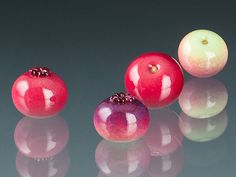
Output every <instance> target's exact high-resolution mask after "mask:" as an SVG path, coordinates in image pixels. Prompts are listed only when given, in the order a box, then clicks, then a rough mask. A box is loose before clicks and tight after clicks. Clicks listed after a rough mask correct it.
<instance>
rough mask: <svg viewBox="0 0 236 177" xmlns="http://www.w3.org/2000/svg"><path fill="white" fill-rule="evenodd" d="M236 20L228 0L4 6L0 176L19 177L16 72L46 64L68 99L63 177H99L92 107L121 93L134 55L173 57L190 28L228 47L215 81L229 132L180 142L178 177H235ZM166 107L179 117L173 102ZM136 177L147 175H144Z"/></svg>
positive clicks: (0, 6)
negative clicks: (221, 89) (223, 91)
mask: <svg viewBox="0 0 236 177" xmlns="http://www.w3.org/2000/svg"><path fill="white" fill-rule="evenodd" d="M235 22H236V11H235V4H230V3H226V1H224V2H223V1H221V2H220V3H218V2H217V1H214V3H213V2H211V1H209V2H207V1H204V2H199V1H193V2H188V3H185V2H181V1H174V2H170V3H168V2H164V1H158V0H155V1H154V0H153V1H152V0H149V1H139V0H136V1H122V0H117V1H115V0H113V1H112V0H110V1H102V0H99V1H98V0H97V1H96V0H94V1H92V0H87V1H85V0H74V1H61V0H57V1H55V0H50V1H49V0H48V1H43V0H41V1H17V0H15V1H13V0H9V1H1V2H0V60H1V64H0V90H1V92H0V98H1V99H0V117H1V124H0V174H1V176H12V177H15V176H18V173H17V170H16V167H15V160H16V154H17V149H16V146H15V144H14V139H13V134H14V129H15V127H16V124H17V123H18V121H19V120H20V119H21V118H22V117H23V116H22V115H21V114H20V113H19V112H17V110H16V109H15V108H14V106H13V104H12V100H11V86H12V84H13V82H14V80H15V79H16V78H17V77H18V76H19V75H20V74H21V73H23V72H25V71H26V70H28V69H29V68H31V67H33V66H47V67H49V68H51V69H52V70H53V71H54V72H56V73H58V74H59V75H60V76H61V77H62V78H63V79H64V80H65V82H66V83H67V85H68V89H69V100H68V104H67V106H66V108H65V109H64V110H63V111H62V112H61V116H62V117H63V118H64V120H65V121H66V122H67V124H68V126H69V130H70V140H69V143H68V145H67V149H68V152H69V156H70V159H71V162H70V167H69V170H68V172H67V175H66V176H70V177H77V176H81V177H93V176H98V174H99V170H98V168H97V166H96V163H95V149H96V146H97V145H98V143H99V142H100V141H101V140H102V138H101V137H99V136H98V135H97V133H96V131H95V129H94V127H93V111H94V109H95V107H96V105H97V104H98V103H99V102H100V101H101V100H102V99H104V98H106V97H107V96H109V95H111V94H113V93H114V92H118V91H123V90H124V89H125V88H124V83H123V77H124V73H125V70H126V68H127V66H128V65H129V63H130V62H131V61H132V59H134V58H135V57H136V56H138V55H139V54H141V53H143V52H148V51H162V52H165V53H168V54H170V55H172V56H173V57H175V58H177V48H178V44H179V42H180V40H181V38H182V37H183V36H184V35H185V34H186V33H188V32H190V31H192V30H194V29H199V28H206V29H211V30H213V31H215V32H217V33H218V34H220V35H221V36H222V37H223V38H224V39H225V41H226V43H227V44H228V48H229V60H228V63H227V66H226V67H225V68H224V70H223V71H222V72H221V73H220V74H218V75H217V76H216V77H215V78H216V79H218V80H220V81H221V82H222V83H224V85H225V86H226V87H227V90H228V94H229V100H228V104H227V108H226V109H227V110H226V111H227V113H228V126H227V129H226V131H225V132H224V134H223V135H222V136H221V137H219V138H218V139H216V140H214V141H211V142H206V143H194V142H192V141H189V140H187V139H184V142H183V147H182V149H183V158H184V165H183V167H182V170H181V172H180V173H179V176H180V177H199V176H202V177H203V176H204V177H234V176H235V174H236V162H235V159H236V153H235V149H236V118H235V113H236V109H235V103H236V101H235V99H236V94H235V89H236V84H235V83H236V81H235V74H236V72H235V70H236V60H235V56H236V50H235V49H236V44H235V41H236V23H235ZM185 78H186V81H187V80H188V79H189V78H190V76H189V75H188V74H187V73H185ZM171 109H172V110H174V111H176V112H177V113H178V114H179V113H180V112H181V111H180V108H179V105H178V103H177V102H176V103H174V104H173V105H171ZM101 176H102V175H101ZM101 176H100V177H101ZM104 176H105V175H104ZM134 176H135V175H134ZM141 176H151V175H150V174H148V171H147V172H144V174H142V175H141ZM155 176H162V174H156V175H155ZM166 176H168V175H166ZM41 177H44V176H41ZM114 177H119V176H114Z"/></svg>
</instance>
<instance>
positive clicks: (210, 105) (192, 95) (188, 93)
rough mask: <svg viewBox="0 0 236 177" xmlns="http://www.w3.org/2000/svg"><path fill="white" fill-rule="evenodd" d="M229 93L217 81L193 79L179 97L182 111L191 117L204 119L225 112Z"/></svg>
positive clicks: (187, 83)
mask: <svg viewBox="0 0 236 177" xmlns="http://www.w3.org/2000/svg"><path fill="white" fill-rule="evenodd" d="M227 101H228V93H227V89H226V87H225V86H224V84H223V83H222V82H220V81H218V80H216V79H212V78H207V79H198V78H193V79H191V80H189V81H187V82H186V84H185V85H184V88H183V90H182V92H181V94H180V96H179V105H180V107H181V109H182V111H183V112H184V113H185V114H187V115H188V116H190V117H194V118H199V119H204V118H209V117H212V116H215V115H217V114H219V113H220V112H221V111H223V110H224V108H225V106H226V104H227Z"/></svg>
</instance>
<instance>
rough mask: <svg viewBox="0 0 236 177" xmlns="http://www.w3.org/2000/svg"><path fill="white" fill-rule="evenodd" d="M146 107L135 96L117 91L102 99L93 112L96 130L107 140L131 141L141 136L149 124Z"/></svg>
mask: <svg viewBox="0 0 236 177" xmlns="http://www.w3.org/2000/svg"><path fill="white" fill-rule="evenodd" d="M149 120H150V118H149V112H148V109H147V108H146V107H145V106H144V105H143V104H142V103H141V102H140V101H138V100H137V99H136V98H134V97H132V96H130V95H128V94H126V93H118V94H115V95H113V96H111V97H109V98H107V99H105V100H104V101H102V102H101V103H100V104H99V105H98V106H97V108H96V111H95V113H94V126H95V128H96V130H97V132H98V133H99V134H100V135H101V136H102V137H103V138H105V139H106V140H109V141H119V142H126V141H133V140H136V139H138V138H140V137H142V136H143V135H144V134H145V133H146V131H147V129H148V126H149Z"/></svg>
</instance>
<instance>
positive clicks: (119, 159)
mask: <svg viewBox="0 0 236 177" xmlns="http://www.w3.org/2000/svg"><path fill="white" fill-rule="evenodd" d="M95 160H96V163H97V166H98V168H99V169H100V174H99V175H100V176H102V174H103V175H104V176H108V177H116V176H117V177H139V176H141V175H142V174H143V173H144V172H145V170H147V168H148V166H149V161H150V153H149V150H148V147H147V146H146V144H145V143H144V142H143V141H141V140H138V141H134V142H129V143H114V142H108V141H106V140H103V141H101V142H100V143H99V144H98V146H97V148H96V153H95Z"/></svg>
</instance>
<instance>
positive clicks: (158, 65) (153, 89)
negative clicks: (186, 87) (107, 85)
mask: <svg viewBox="0 0 236 177" xmlns="http://www.w3.org/2000/svg"><path fill="white" fill-rule="evenodd" d="M183 82H184V77H183V72H182V70H181V68H180V65H179V64H178V63H177V62H176V61H175V59H173V58H172V57H170V56H168V55H166V54H163V53H157V52H151V53H145V54H143V55H141V56H139V57H138V58H137V59H136V60H134V61H133V62H132V63H131V64H130V65H129V67H128V69H127V71H126V74H125V86H126V89H127V91H128V92H129V93H130V94H131V95H133V96H136V97H137V98H138V99H139V100H140V101H142V102H143V103H144V104H145V105H146V106H148V107H163V106H166V105H168V104H170V103H172V102H173V101H174V100H175V99H176V98H177V97H178V95H179V94H180V92H181V90H182V87H183Z"/></svg>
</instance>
